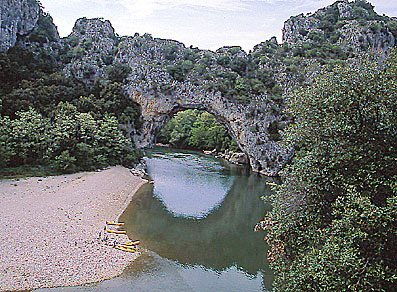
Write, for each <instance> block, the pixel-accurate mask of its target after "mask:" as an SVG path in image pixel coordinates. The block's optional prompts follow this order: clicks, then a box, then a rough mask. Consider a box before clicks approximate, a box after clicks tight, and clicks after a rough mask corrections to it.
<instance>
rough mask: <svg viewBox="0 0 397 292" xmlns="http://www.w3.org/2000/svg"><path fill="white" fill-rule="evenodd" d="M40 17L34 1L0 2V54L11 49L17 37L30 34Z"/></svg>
mask: <svg viewBox="0 0 397 292" xmlns="http://www.w3.org/2000/svg"><path fill="white" fill-rule="evenodd" d="M39 15H40V7H39V5H38V3H37V2H36V1H34V0H2V1H1V2H0V52H4V51H7V50H8V49H9V48H11V47H13V46H14V45H15V44H16V42H17V38H18V36H24V35H26V34H28V33H30V32H31V31H32V30H33V29H34V27H35V25H36V23H37V21H38V19H39Z"/></svg>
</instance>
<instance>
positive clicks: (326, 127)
mask: <svg viewBox="0 0 397 292" xmlns="http://www.w3.org/2000/svg"><path fill="white" fill-rule="evenodd" d="M396 76H397V53H396V51H394V52H393V53H392V54H391V55H390V56H389V58H388V59H387V60H385V59H384V57H383V56H376V55H369V56H364V57H362V59H361V60H357V61H355V62H354V63H352V64H349V65H347V66H345V67H336V68H335V69H334V70H333V71H332V72H330V73H324V74H321V75H320V76H318V77H317V78H316V80H315V81H314V83H313V85H312V86H311V87H310V88H307V89H302V90H300V91H298V92H296V93H295V94H294V95H293V96H292V97H291V99H290V100H289V106H288V110H289V112H290V114H291V115H293V116H294V117H295V119H296V122H295V123H294V124H293V125H291V126H290V127H289V128H287V129H286V130H285V131H284V133H283V139H284V143H286V145H288V146H293V147H295V148H296V156H295V158H294V161H293V164H292V165H290V166H289V167H287V168H286V170H285V171H284V173H283V177H284V182H283V184H282V185H281V186H279V187H277V189H276V192H275V194H274V196H273V197H272V198H271V199H272V204H273V206H274V208H273V210H272V211H271V212H270V214H268V215H267V218H266V229H268V230H269V232H268V235H267V238H266V239H267V241H268V243H269V245H270V247H271V251H270V253H269V260H270V262H271V265H272V267H273V269H274V271H275V282H274V286H275V291H394V289H393V287H394V286H393V283H395V281H396V271H397V269H396V268H397V265H396V261H395V259H396V257H397V245H396V239H397V230H396V212H397V205H396V202H397V196H396V191H397V189H396V179H397V173H396V169H397V165H396V159H397V156H396V154H397V152H396V149H395V146H396V145H397V139H396V134H397V133H396V129H397V128H396V126H397V119H396V118H397V116H396V115H397V111H396V104H397V100H396V94H397V79H396Z"/></svg>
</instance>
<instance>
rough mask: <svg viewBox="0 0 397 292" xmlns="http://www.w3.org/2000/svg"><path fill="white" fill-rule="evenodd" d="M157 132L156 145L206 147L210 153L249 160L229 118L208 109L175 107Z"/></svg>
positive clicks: (240, 161)
mask: <svg viewBox="0 0 397 292" xmlns="http://www.w3.org/2000/svg"><path fill="white" fill-rule="evenodd" d="M156 132H157V133H156V134H155V137H154V142H155V143H156V145H160V146H161V145H162V146H169V147H172V148H180V149H189V150H198V151H204V152H205V153H207V154H209V153H213V154H215V153H222V154H221V155H223V156H224V158H226V159H227V160H229V161H230V162H233V163H235V164H249V159H248V156H247V155H246V154H245V153H244V152H243V151H242V150H241V148H240V146H239V145H238V143H237V142H236V139H235V138H234V137H233V136H235V135H234V133H233V131H232V129H231V127H230V125H228V123H227V121H225V120H223V119H222V118H221V117H219V116H217V115H214V114H212V113H211V112H209V111H207V110H205V109H202V108H175V109H174V110H173V111H171V112H170V114H169V115H168V117H167V118H166V119H164V121H163V123H162V124H160V125H159V127H158V128H157V131H156ZM227 155H228V156H229V157H227Z"/></svg>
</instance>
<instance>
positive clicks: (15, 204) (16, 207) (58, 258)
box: [0, 166, 146, 291]
mask: <svg viewBox="0 0 397 292" xmlns="http://www.w3.org/2000/svg"><path fill="white" fill-rule="evenodd" d="M144 183H146V181H145V180H143V179H141V178H139V177H136V176H133V175H132V174H131V172H130V171H129V170H128V169H126V168H124V167H121V166H116V167H111V168H109V169H106V170H102V171H100V172H89V173H88V172H87V173H77V174H72V175H62V176H54V177H47V178H26V179H19V180H3V181H0V239H1V240H0V291H4V290H6V291H7V290H31V289H36V288H44V287H58V286H75V285H82V284H85V283H91V282H98V281H101V280H105V279H110V278H113V277H115V276H118V275H119V274H121V273H122V271H123V270H124V268H125V267H126V266H127V265H128V264H129V263H130V262H131V261H133V260H134V259H135V258H136V257H138V256H139V253H127V252H123V251H120V250H117V249H114V248H112V247H109V246H106V245H104V244H103V243H102V242H101V241H99V240H98V235H99V232H100V231H101V230H103V227H104V224H105V221H107V220H114V221H117V219H118V216H120V214H121V213H122V212H123V210H124V209H125V208H126V206H127V205H128V203H129V202H130V200H131V197H132V196H133V195H134V194H135V192H136V191H137V190H138V189H139V188H140V187H141V186H142V185H143V184H144ZM121 236H123V237H124V238H122V237H121V239H123V240H127V237H126V235H121ZM118 237H120V236H118ZM131 239H134V238H131Z"/></svg>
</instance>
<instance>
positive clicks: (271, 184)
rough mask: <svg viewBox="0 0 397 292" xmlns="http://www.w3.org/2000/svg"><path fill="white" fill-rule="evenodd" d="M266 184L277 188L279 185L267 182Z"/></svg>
mask: <svg viewBox="0 0 397 292" xmlns="http://www.w3.org/2000/svg"><path fill="white" fill-rule="evenodd" d="M266 184H267V185H269V186H277V184H275V183H272V182H266Z"/></svg>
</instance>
